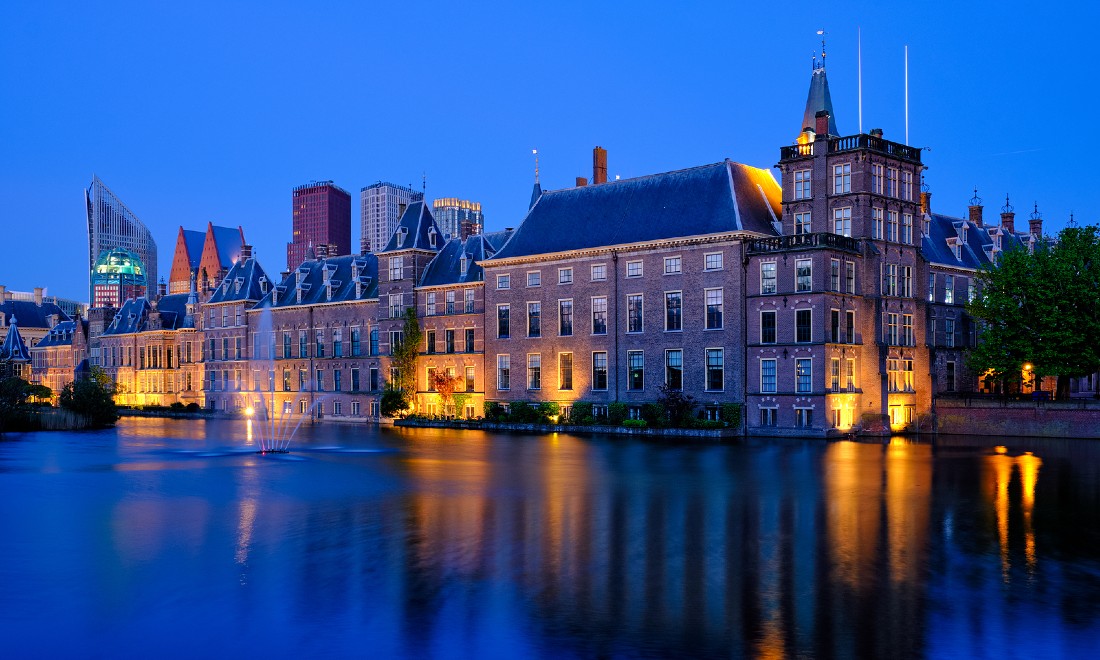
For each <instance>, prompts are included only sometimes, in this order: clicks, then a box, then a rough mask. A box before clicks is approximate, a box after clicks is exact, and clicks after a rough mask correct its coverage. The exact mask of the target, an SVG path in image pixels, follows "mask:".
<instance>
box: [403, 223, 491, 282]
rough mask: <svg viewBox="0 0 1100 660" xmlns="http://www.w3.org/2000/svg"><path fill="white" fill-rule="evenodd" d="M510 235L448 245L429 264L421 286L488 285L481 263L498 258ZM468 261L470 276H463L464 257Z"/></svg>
mask: <svg viewBox="0 0 1100 660" xmlns="http://www.w3.org/2000/svg"><path fill="white" fill-rule="evenodd" d="M511 235H512V232H510V231H500V232H493V233H492V234H485V235H476V236H470V237H468V238H467V239H466V240H465V241H462V240H460V239H457V238H452V239H451V240H449V241H447V244H446V245H444V246H443V249H442V250H440V251H439V254H437V255H435V257H434V258H433V259H432V260H431V262H430V263H428V267H427V268H425V269H424V275H423V276H422V277H421V278H420V286H440V285H444V284H463V283H466V282H484V281H485V272H484V271H483V270H482V268H481V266H480V264H479V262H481V261H484V260H485V259H488V258H489V257H492V256H493V255H494V254H496V252H497V250H498V246H500V245H503V244H504V243H506V242H507V241H508V237H509V236H511ZM464 255H465V257H466V272H465V273H463V272H462V257H463V256H464Z"/></svg>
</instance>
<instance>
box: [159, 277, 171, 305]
mask: <svg viewBox="0 0 1100 660" xmlns="http://www.w3.org/2000/svg"><path fill="white" fill-rule="evenodd" d="M167 295H168V285H167V284H165V283H164V278H163V277H162V278H160V282H158V283H157V300H160V299H161V298H163V297H164V296H167Z"/></svg>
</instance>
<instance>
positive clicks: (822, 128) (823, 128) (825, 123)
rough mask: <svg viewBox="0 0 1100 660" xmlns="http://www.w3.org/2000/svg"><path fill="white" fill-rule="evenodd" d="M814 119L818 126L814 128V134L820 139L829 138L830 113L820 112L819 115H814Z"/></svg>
mask: <svg viewBox="0 0 1100 660" xmlns="http://www.w3.org/2000/svg"><path fill="white" fill-rule="evenodd" d="M814 119H815V122H816V124H817V125H816V126H815V127H814V132H815V133H817V135H818V137H825V136H827V135H828V134H829V111H828V110H818V111H817V114H816V115H814Z"/></svg>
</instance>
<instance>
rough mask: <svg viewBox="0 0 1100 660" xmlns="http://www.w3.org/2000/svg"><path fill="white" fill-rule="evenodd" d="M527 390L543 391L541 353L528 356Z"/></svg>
mask: <svg viewBox="0 0 1100 660" xmlns="http://www.w3.org/2000/svg"><path fill="white" fill-rule="evenodd" d="M527 389H529V390H539V389H542V355H541V354H539V353H530V354H528V355H527Z"/></svg>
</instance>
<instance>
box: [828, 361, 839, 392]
mask: <svg viewBox="0 0 1100 660" xmlns="http://www.w3.org/2000/svg"><path fill="white" fill-rule="evenodd" d="M829 389H830V390H831V391H833V392H839V391H840V358H831V359H830V360H829Z"/></svg>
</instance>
